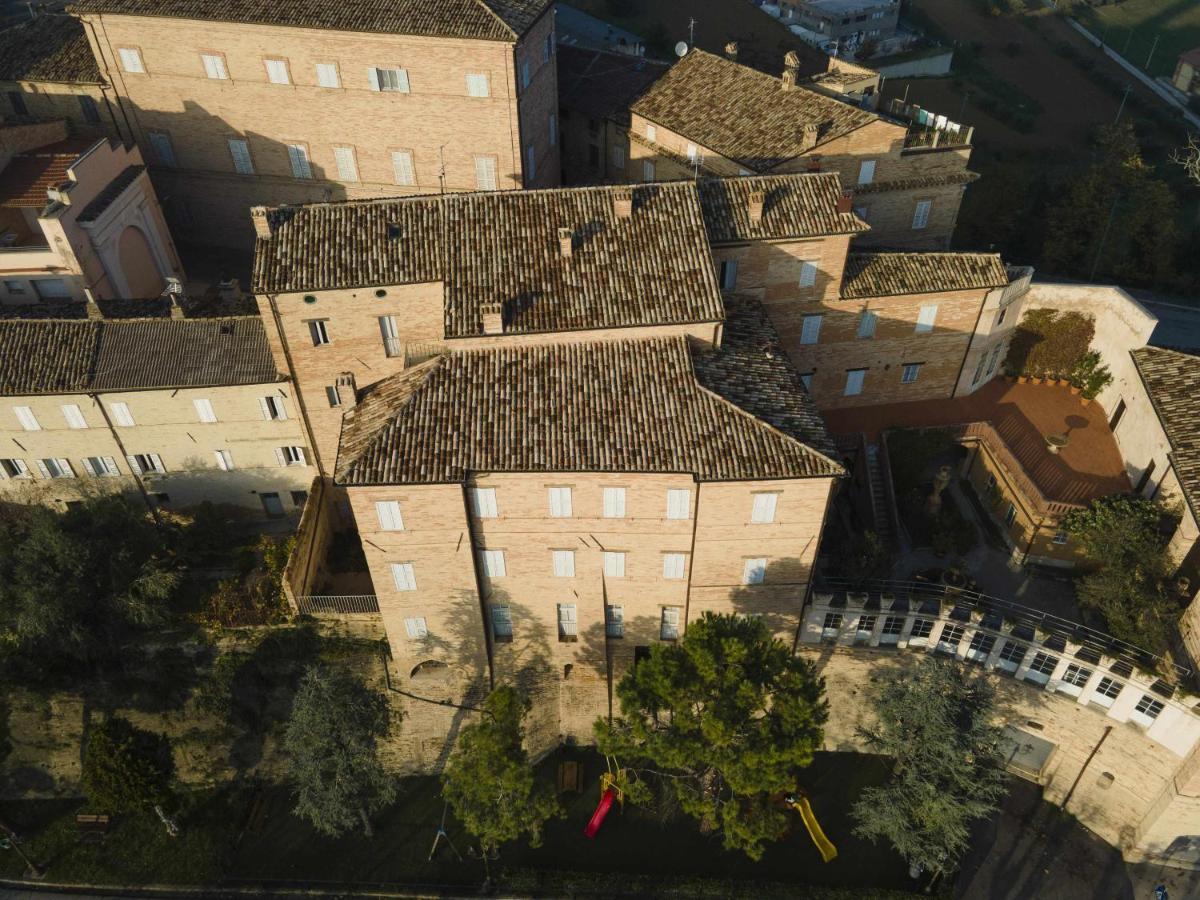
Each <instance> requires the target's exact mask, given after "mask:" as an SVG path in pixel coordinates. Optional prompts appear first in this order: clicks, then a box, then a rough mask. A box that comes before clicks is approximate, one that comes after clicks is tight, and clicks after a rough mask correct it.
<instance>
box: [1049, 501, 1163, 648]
mask: <svg viewBox="0 0 1200 900" xmlns="http://www.w3.org/2000/svg"><path fill="white" fill-rule="evenodd" d="M1169 516H1170V512H1169V510H1167V509H1166V508H1164V507H1163V505H1162V504H1160V503H1157V502H1155V501H1152V500H1146V499H1145V498H1143V497H1130V496H1125V495H1115V496H1111V497H1101V498H1100V499H1098V500H1093V501H1092V502H1091V504H1089V505H1088V506H1087V508H1086V509H1077V510H1072V511H1071V512H1070V513H1068V514H1067V516H1066V518H1065V519H1064V521H1063V525H1064V527H1065V528H1066V529H1067V532H1068V533H1069V534H1070V535H1071V536H1072V537H1074V538H1075V539H1076V540H1077V541H1078V542H1079V545H1080V547H1081V548H1082V549H1083V552H1084V554H1085V555H1086V556H1087V559H1088V561H1089V562H1090V563H1092V565H1093V566H1094V569H1093V571H1091V572H1089V573H1088V574H1086V575H1084V576H1083V577H1082V578H1080V579H1079V581H1078V582H1077V584H1076V592H1077V593H1078V595H1079V601H1080V603H1082V604H1083V605H1084V606H1088V607H1091V608H1092V609H1095V610H1096V611H1097V612H1099V613H1100V614H1101V615H1102V616H1104V620H1105V622H1106V623H1107V624H1108V630H1109V631H1110V632H1111V633H1112V634H1113V636H1114V637H1118V638H1120V639H1121V640H1123V641H1128V642H1129V643H1131V644H1135V645H1137V646H1139V647H1141V648H1143V649H1145V650H1149V651H1151V652H1153V653H1162V652H1164V651H1165V650H1166V648H1167V645H1168V643H1169V640H1170V633H1171V628H1172V627H1173V622H1174V618H1175V616H1176V614H1177V612H1178V610H1177V608H1176V604H1175V602H1174V601H1173V600H1172V599H1171V598H1170V597H1169V596H1168V593H1167V589H1166V580H1167V578H1168V577H1169V576H1170V575H1171V574H1172V572H1173V570H1174V568H1175V566H1174V564H1173V563H1172V561H1171V557H1170V555H1169V554H1168V552H1167V541H1166V538H1165V536H1164V534H1163V528H1162V523H1163V521H1164V520H1165V519H1167V518H1169Z"/></svg>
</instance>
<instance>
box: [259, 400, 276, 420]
mask: <svg viewBox="0 0 1200 900" xmlns="http://www.w3.org/2000/svg"><path fill="white" fill-rule="evenodd" d="M258 408H259V409H261V410H262V417H263V418H264V419H267V420H268V421H269V420H270V419H272V418H273V416H272V415H271V404H269V403H268V402H267V398H266V397H259V398H258Z"/></svg>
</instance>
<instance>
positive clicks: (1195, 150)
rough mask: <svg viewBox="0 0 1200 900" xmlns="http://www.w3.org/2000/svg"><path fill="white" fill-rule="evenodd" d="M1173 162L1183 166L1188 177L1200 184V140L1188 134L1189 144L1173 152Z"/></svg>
mask: <svg viewBox="0 0 1200 900" xmlns="http://www.w3.org/2000/svg"><path fill="white" fill-rule="evenodd" d="M1171 162H1173V163H1175V164H1176V165H1180V166H1183V170H1184V171H1185V172H1186V173H1187V176H1188V178H1190V179H1191V180H1192V181H1194V182H1196V184H1200V141H1198V140H1197V139H1196V136H1195V135H1194V134H1192V135H1188V142H1187V146H1186V147H1183V148H1181V149H1179V150H1175V151H1173V152H1172V153H1171Z"/></svg>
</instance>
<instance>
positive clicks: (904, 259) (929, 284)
mask: <svg viewBox="0 0 1200 900" xmlns="http://www.w3.org/2000/svg"><path fill="white" fill-rule="evenodd" d="M1006 284H1008V273H1007V272H1006V271H1005V268H1004V263H1002V262H1001V261H1000V254H998V253H851V254H849V255H847V257H846V268H845V271H844V272H843V275H842V297H843V298H844V299H847V300H851V299H855V298H858V297H887V296H891V295H894V294H926V293H938V292H944V291H961V290H970V289H972V288H980V289H982V288H993V287H1002V286H1004V285H1006Z"/></svg>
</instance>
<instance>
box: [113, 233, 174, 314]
mask: <svg viewBox="0 0 1200 900" xmlns="http://www.w3.org/2000/svg"><path fill="white" fill-rule="evenodd" d="M117 259H118V260H119V261H120V265H121V274H122V276H123V277H124V279H125V283H126V284H127V285H129V296H130V297H131V298H134V299H139V300H141V299H146V298H149V297H157V296H158V295H159V294H161V293H162V291H163V288H164V287H165V286H166V281H165V280H164V278H163V276H162V273H161V272H160V271H159V270H158V264H157V263H156V262H155V261H154V254H153V253H152V252H151V250H150V242H149V241H148V240H146V235H145V234H144V233H143V232H142V229H140V228H138V227H137V226H136V225H128V226H126V227H125V230H124V231H122V232H121V236H120V237H119V238H117Z"/></svg>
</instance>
